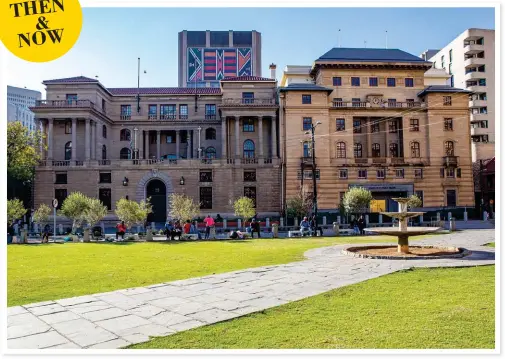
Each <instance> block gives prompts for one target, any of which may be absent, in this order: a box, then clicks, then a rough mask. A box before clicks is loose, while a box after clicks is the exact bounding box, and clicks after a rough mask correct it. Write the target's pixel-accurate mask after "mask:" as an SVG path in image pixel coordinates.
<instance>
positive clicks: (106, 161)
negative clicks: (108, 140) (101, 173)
mask: <svg viewBox="0 0 505 359" xmlns="http://www.w3.org/2000/svg"><path fill="white" fill-rule="evenodd" d="M98 165H99V166H110V160H98Z"/></svg>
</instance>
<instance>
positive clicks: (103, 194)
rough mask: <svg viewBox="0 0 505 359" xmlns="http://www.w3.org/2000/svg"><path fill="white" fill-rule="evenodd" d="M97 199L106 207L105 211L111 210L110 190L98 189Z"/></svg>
mask: <svg viewBox="0 0 505 359" xmlns="http://www.w3.org/2000/svg"><path fill="white" fill-rule="evenodd" d="M98 199H99V200H100V202H102V203H103V205H104V206H106V207H107V210H108V211H110V210H112V201H111V190H110V188H100V189H99V190H98Z"/></svg>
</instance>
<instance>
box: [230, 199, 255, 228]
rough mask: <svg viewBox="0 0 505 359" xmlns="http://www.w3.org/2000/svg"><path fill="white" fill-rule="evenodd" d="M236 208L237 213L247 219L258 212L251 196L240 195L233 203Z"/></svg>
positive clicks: (244, 219)
mask: <svg viewBox="0 0 505 359" xmlns="http://www.w3.org/2000/svg"><path fill="white" fill-rule="evenodd" d="M233 208H234V209H235V215H236V216H238V217H240V218H242V220H243V221H244V223H245V221H246V220H247V218H252V217H254V215H255V214H256V209H255V208H254V201H253V200H252V199H251V198H249V197H240V198H239V199H237V200H236V201H235V203H234V204H233Z"/></svg>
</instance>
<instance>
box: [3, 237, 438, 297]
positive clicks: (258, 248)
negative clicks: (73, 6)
mask: <svg viewBox="0 0 505 359" xmlns="http://www.w3.org/2000/svg"><path fill="white" fill-rule="evenodd" d="M430 236H433V234H431V235H430ZM425 237H426V236H425ZM419 238H423V237H417V239H419ZM385 241H391V242H395V241H396V239H395V238H394V237H378V236H373V237H372V236H370V237H326V238H325V237H323V238H310V239H292V240H281V239H260V240H258V239H255V240H246V241H244V240H241V241H216V242H160V243H121V244H113V243H86V244H84V243H79V244H77V243H65V244H44V245H9V246H7V254H8V257H7V270H8V272H7V273H8V275H7V286H8V306H14V305H21V304H27V303H33V302H39V301H46V300H54V299H61V298H67V297H73V296H79V295H84V294H92V293H99V292H107V291H112V290H116V289H123V288H130V287H136V286H144V285H150V284H156V283H162V282H167V281H173V280H177V279H185V278H191V277H198V276H203V275H209V274H213V273H223V272H230V271H234V270H239V269H245V268H252V267H258V266H263V265H272V264H281V263H289V262H293V261H298V260H302V259H303V258H304V257H303V253H304V252H305V251H306V250H308V249H311V248H316V247H323V246H329V245H334V244H342V243H366V242H385Z"/></svg>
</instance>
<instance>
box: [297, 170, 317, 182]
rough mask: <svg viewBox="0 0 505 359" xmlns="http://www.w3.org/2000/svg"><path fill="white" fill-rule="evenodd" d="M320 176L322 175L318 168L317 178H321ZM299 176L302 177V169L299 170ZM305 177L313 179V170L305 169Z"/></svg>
mask: <svg viewBox="0 0 505 359" xmlns="http://www.w3.org/2000/svg"><path fill="white" fill-rule="evenodd" d="M319 177H320V171H319V170H316V180H319ZM297 178H298V179H299V180H301V179H302V171H298V176H297ZM303 179H309V180H311V179H312V170H306V171H304V173H303Z"/></svg>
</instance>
